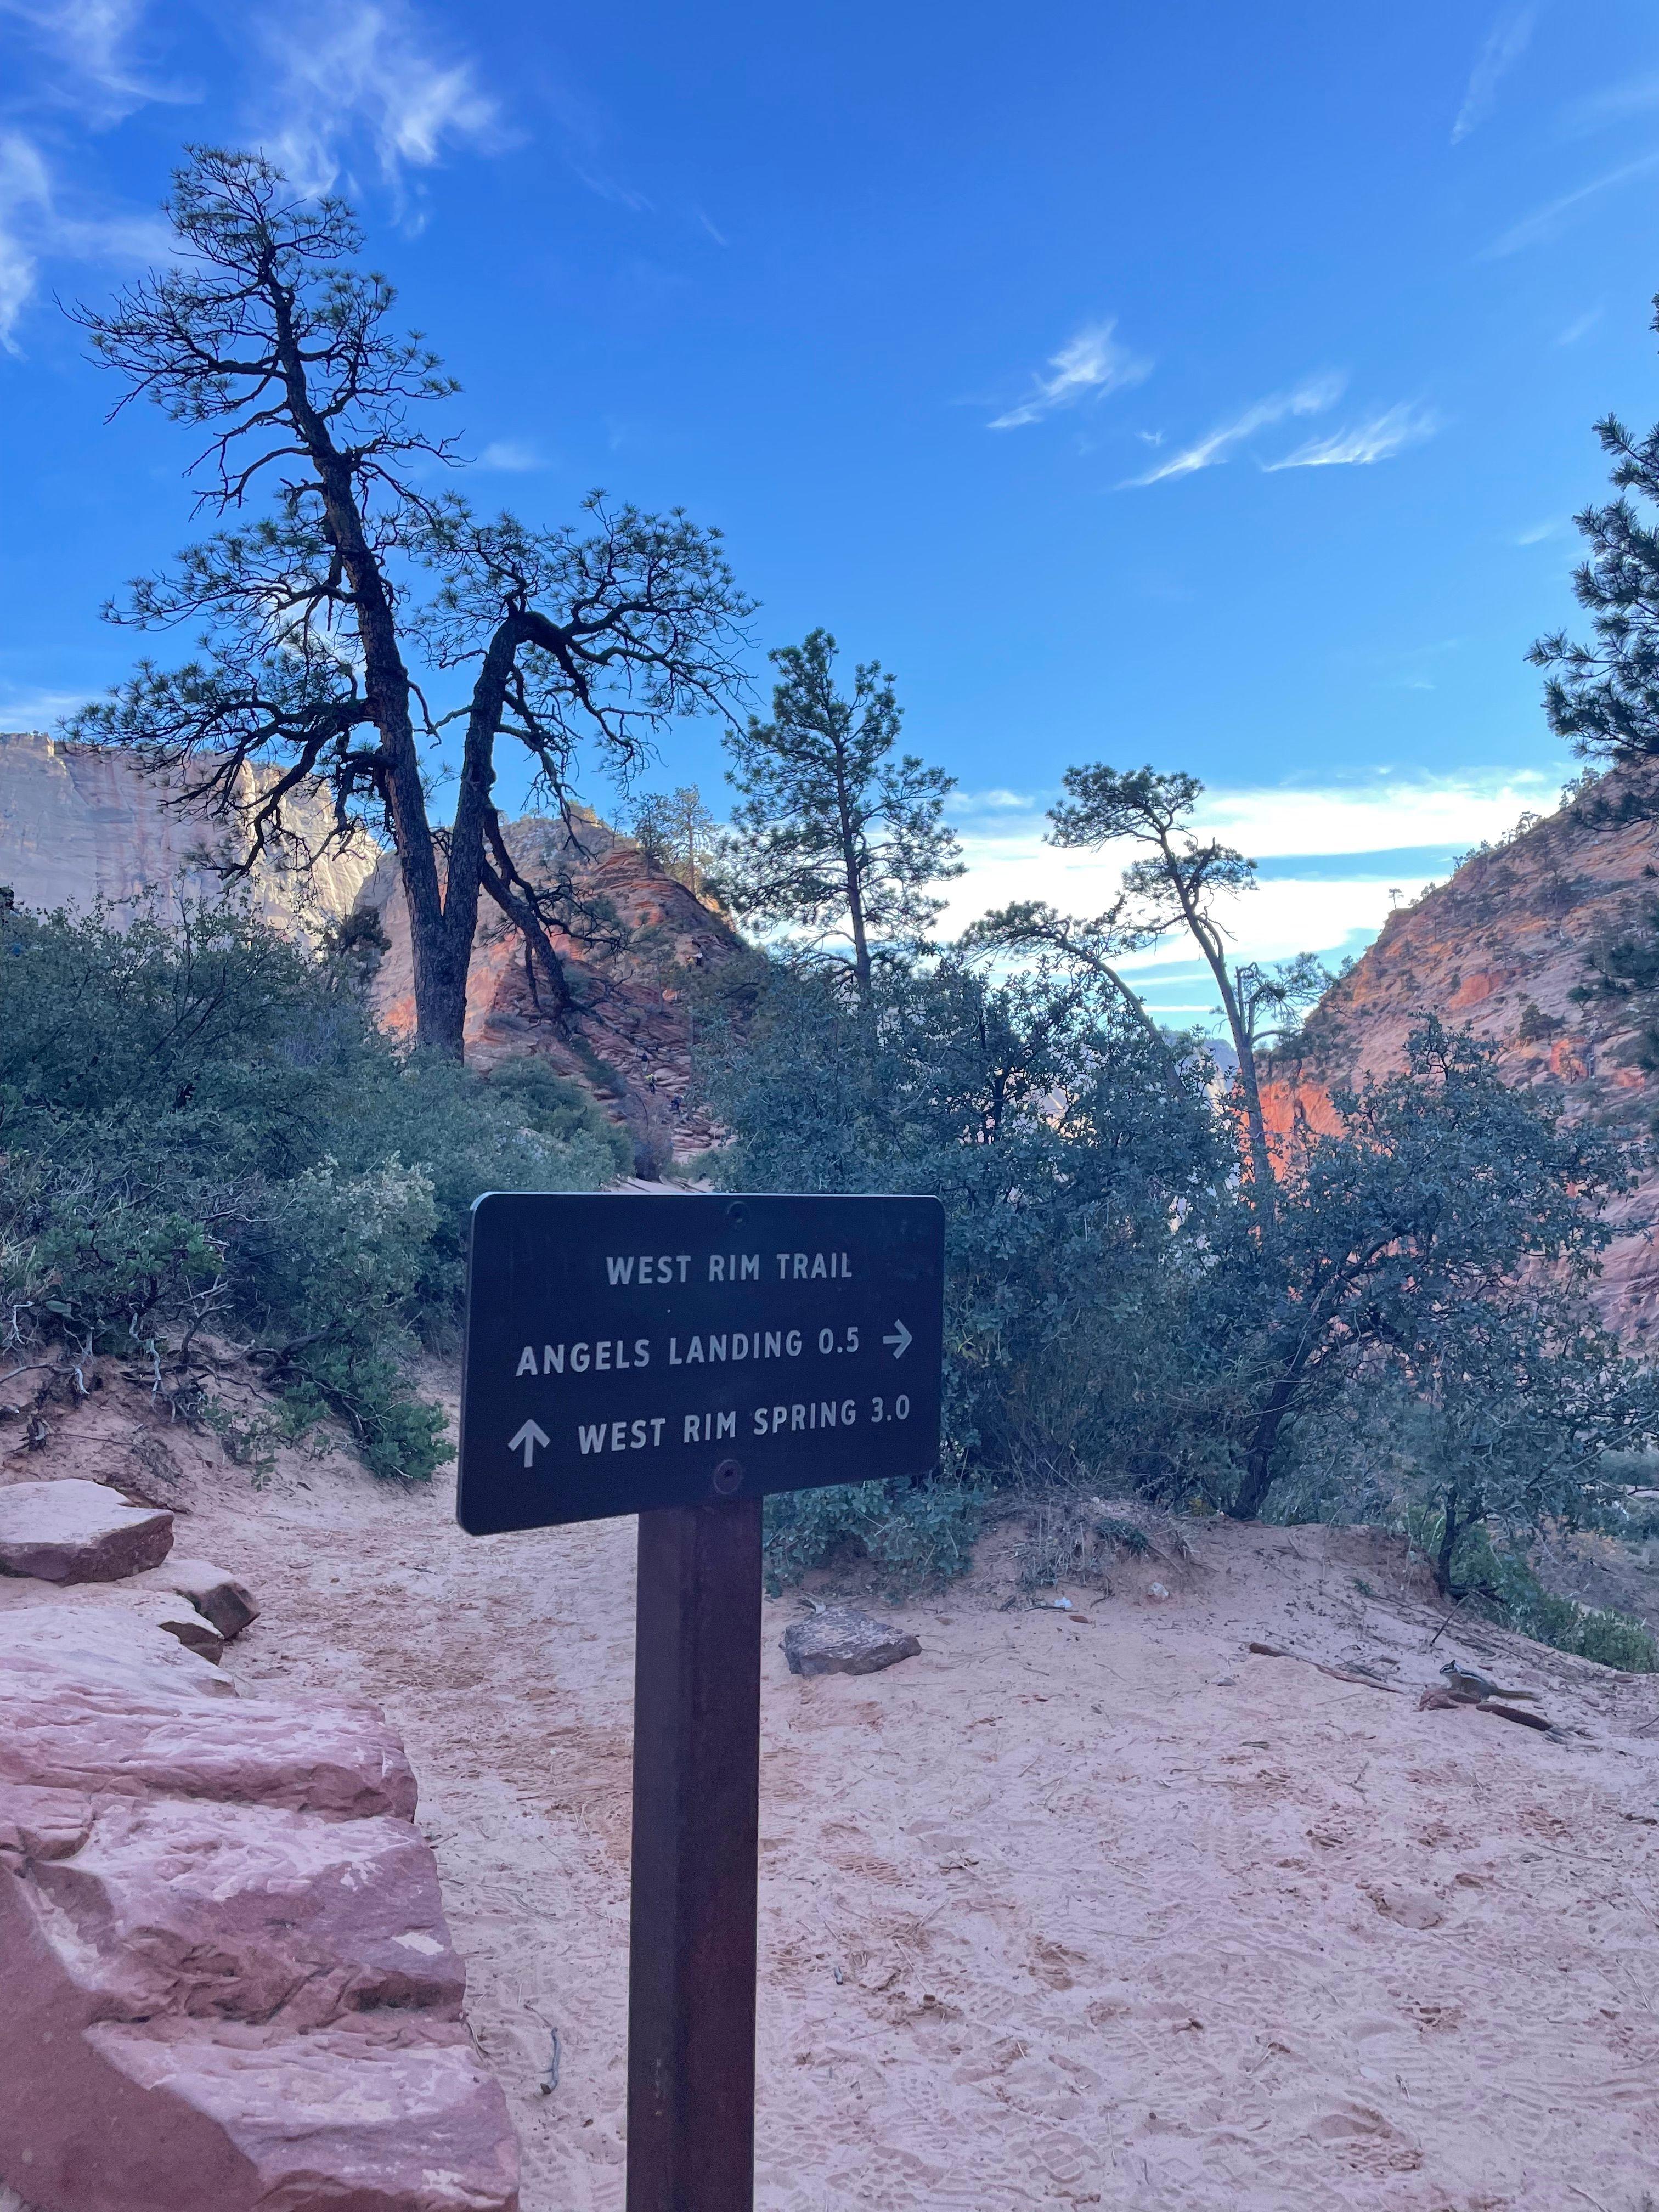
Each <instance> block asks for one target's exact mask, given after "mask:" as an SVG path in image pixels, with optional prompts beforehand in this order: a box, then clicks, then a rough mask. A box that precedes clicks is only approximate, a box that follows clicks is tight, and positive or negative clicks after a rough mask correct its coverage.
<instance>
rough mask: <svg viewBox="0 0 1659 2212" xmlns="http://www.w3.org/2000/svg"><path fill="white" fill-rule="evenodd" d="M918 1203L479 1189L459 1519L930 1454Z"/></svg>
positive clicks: (933, 1239)
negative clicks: (575, 1193)
mask: <svg viewBox="0 0 1659 2212" xmlns="http://www.w3.org/2000/svg"><path fill="white" fill-rule="evenodd" d="M944 1223H945V1217H944V1210H943V1208H942V1207H941V1206H940V1205H939V1200H937V1199H933V1198H720V1197H689V1196H688V1197H680V1198H668V1197H663V1198H657V1197H647V1196H631V1195H622V1194H610V1195H606V1194H600V1195H589V1194H578V1195H571V1194H563V1193H552V1192H511V1191H492V1192H489V1194H486V1195H485V1196H484V1197H483V1198H481V1199H479V1200H477V1204H476V1205H475V1206H474V1207H473V1210H472V1243H471V1255H470V1261H469V1267H468V1280H467V1320H466V1356H465V1368H464V1375H463V1383H462V1392H461V1449H460V1481H459V1491H458V1496H457V1503H456V1511H457V1515H458V1517H459V1521H460V1523H461V1526H462V1527H463V1528H465V1529H466V1530H467V1531H468V1532H469V1533H470V1534H472V1535H475V1536H482V1535H493V1534H499V1533H500V1532H501V1531H503V1530H506V1529H510V1528H547V1527H550V1526H551V1525H553V1524H554V1523H556V1522H567V1521H591V1520H596V1519H599V1518H601V1517H603V1516H607V1515H610V1514H617V1513H636V1512H642V1511H650V1510H653V1509H655V1508H659V1507H663V1506H670V1505H695V1504H702V1503H703V1502H705V1501H707V1500H708V1499H710V1498H739V1497H741V1498H755V1497H759V1496H761V1495H763V1494H764V1493H765V1492H769V1491H775V1490H807V1489H812V1488H815V1487H817V1486H819V1485H822V1484H826V1483H836V1482H864V1481H868V1480H872V1478H875V1477H879V1476H887V1475H906V1474H928V1473H930V1472H931V1471H932V1469H933V1468H934V1467H935V1466H936V1465H937V1463H938V1460H939V1364H940V1356H941V1348H942V1341H943V1334H944V1320H943V1310H944V1309H943V1300H944V1290H943V1281H944V1237H945V1226H944Z"/></svg>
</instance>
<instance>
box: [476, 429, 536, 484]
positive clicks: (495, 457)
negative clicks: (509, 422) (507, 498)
mask: <svg viewBox="0 0 1659 2212" xmlns="http://www.w3.org/2000/svg"><path fill="white" fill-rule="evenodd" d="M478 466H479V467H480V468H481V469H500V470H501V471H502V473H503V474H504V475H507V476H527V475H528V474H530V472H531V471H532V470H535V469H544V468H545V467H546V466H547V463H546V462H545V461H544V459H542V457H541V455H540V454H539V453H538V452H537V450H536V448H535V447H533V446H526V445H523V444H521V443H520V441H519V440H517V439H516V438H492V439H491V440H490V441H489V444H488V445H487V446H486V447H484V449H483V453H480V454H479V456H478Z"/></svg>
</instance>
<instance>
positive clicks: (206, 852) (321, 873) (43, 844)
mask: <svg viewBox="0 0 1659 2212" xmlns="http://www.w3.org/2000/svg"><path fill="white" fill-rule="evenodd" d="M248 775H249V783H250V788H251V787H252V771H251V770H250V771H248ZM188 781H189V780H188V778H185V779H184V780H183V782H182V784H181V782H180V781H175V780H168V781H162V780H161V779H158V778H156V777H154V776H149V775H145V774H144V773H143V770H142V769H140V768H139V766H138V764H137V762H136V761H135V760H134V759H133V758H132V757H131V755H130V754H127V753H123V752H119V751H117V750H115V749H114V748H112V747H111V746H107V745H82V744H67V743H65V741H64V739H63V738H51V737H46V736H43V735H41V734H40V732H35V731H0V884H9V885H10V887H11V890H12V891H13V894H14V895H15V897H16V900H17V902H18V904H19V905H20V906H25V907H29V908H33V909H34V910H36V911H37V912H40V913H50V912H52V910H53V909H54V908H58V907H64V908H71V909H74V910H76V911H77V912H80V913H86V912H87V911H88V910H89V909H90V908H92V907H93V906H94V904H96V903H97V902H99V901H100V900H101V901H106V902H108V903H109V904H110V906H112V908H115V909H116V910H117V915H118V918H119V917H120V916H125V915H132V914H135V913H137V912H141V911H143V910H144V909H146V908H150V909H154V910H158V911H160V912H162V913H171V912H174V911H176V909H177V907H178V904H179V900H180V899H181V898H184V899H187V900H196V899H210V900H211V899H217V898H221V897H222V896H223V895H224V890H225V884H224V879H223V878H222V877H221V876H220V875H218V874H217V873H216V870H215V862H216V861H218V862H222V861H224V860H228V859H231V858H234V857H235V848H234V845H233V842H232V840H231V837H230V836H229V833H228V830H227V829H226V827H225V825H223V824H222V823H216V822H213V821H210V820H208V819H206V818H204V816H203V815H201V814H200V813H197V812H192V811H190V810H189V809H188V808H185V807H181V806H179V805H177V804H175V803H173V801H174V800H175V799H176V796H177V794H178V793H179V791H180V789H181V788H185V789H187V788H188ZM307 815H309V816H311V817H313V826H314V827H315V828H316V829H318V830H319V832H320V831H321V829H323V828H324V827H325V823H326V821H327V815H326V812H325V807H324V802H323V801H322V799H320V798H318V797H313V798H311V799H307V800H304V801H302V802H301V819H302V820H303V819H304V818H305V817H307ZM379 857H380V854H379V850H378V848H376V847H375V846H374V843H373V842H371V841H370V840H369V839H368V838H367V837H364V838H362V839H360V840H358V841H357V842H356V843H355V844H354V845H352V846H351V847H349V848H348V849H347V850H345V851H344V852H341V853H337V854H331V856H330V857H329V858H328V859H327V860H324V861H322V862H320V863H319V865H318V866H316V867H315V868H314V869H311V870H309V871H301V870H298V869H295V868H293V867H284V866H283V865H282V864H281V862H280V861H279V860H267V861H264V862H262V863H261V865H260V866H259V868H258V871H257V872H256V873H255V875H254V876H253V878H252V881H251V883H250V884H249V897H250V901H251V903H252V908H253V910H254V912H255V913H257V914H258V915H261V916H262V918H263V919H264V920H265V921H270V922H274V923H276V925H277V926H278V927H283V928H293V927H299V928H301V929H303V930H305V931H306V932H307V933H310V934H314V933H315V932H316V931H317V929H318V928H319V927H321V926H322V925H324V924H325V923H326V922H328V921H338V920H339V919H340V917H341V916H342V915H346V914H349V913H350V911H351V909H352V908H353V907H354V906H355V905H356V901H357V896H358V894H359V892H360V891H362V888H363V886H364V885H365V884H367V883H368V879H369V878H370V877H371V876H372V875H373V873H374V866H375V863H376V861H377V860H378V859H379Z"/></svg>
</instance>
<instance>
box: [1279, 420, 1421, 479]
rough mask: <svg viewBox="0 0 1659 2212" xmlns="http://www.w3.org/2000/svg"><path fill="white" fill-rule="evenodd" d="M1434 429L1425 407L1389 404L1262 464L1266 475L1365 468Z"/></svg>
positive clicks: (1417, 443)
mask: <svg viewBox="0 0 1659 2212" xmlns="http://www.w3.org/2000/svg"><path fill="white" fill-rule="evenodd" d="M1437 428H1439V424H1438V422H1437V421H1436V419H1435V417H1434V416H1432V415H1431V414H1430V413H1429V412H1428V411H1427V410H1426V409H1423V408H1413V407H1407V406H1400V407H1390V408H1389V409H1387V410H1385V412H1383V414H1381V415H1373V416H1371V417H1370V421H1369V422H1357V423H1355V424H1354V425H1353V426H1352V428H1350V429H1346V430H1334V431H1333V432H1332V433H1331V435H1330V436H1329V437H1328V438H1310V439H1309V441H1307V443H1306V444H1305V445H1303V446H1298V447H1297V449H1296V451H1295V452H1294V453H1286V454H1285V458H1284V459H1283V460H1282V461H1267V462H1264V463H1263V464H1262V465H1263V468H1264V469H1265V471H1267V474H1268V475H1269V476H1271V475H1273V473H1274V471H1276V470H1279V469H1332V468H1365V467H1368V466H1369V465H1370V463H1371V462H1372V461H1386V460H1389V459H1391V458H1392V457H1393V455H1395V453H1401V452H1402V451H1403V450H1404V449H1405V447H1407V446H1416V445H1420V444H1421V442H1422V441H1423V440H1424V439H1425V438H1431V437H1432V436H1433V435H1434V434H1435V432H1436V430H1437Z"/></svg>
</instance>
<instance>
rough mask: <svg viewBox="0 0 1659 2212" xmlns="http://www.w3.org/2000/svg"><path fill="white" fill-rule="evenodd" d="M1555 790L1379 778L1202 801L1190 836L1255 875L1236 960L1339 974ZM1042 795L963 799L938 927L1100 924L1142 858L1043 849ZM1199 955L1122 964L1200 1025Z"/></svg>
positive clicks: (1238, 908)
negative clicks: (1252, 865) (1023, 917)
mask: <svg viewBox="0 0 1659 2212" xmlns="http://www.w3.org/2000/svg"><path fill="white" fill-rule="evenodd" d="M1558 799H1559V778H1555V777H1552V776H1549V775H1545V774H1543V773H1541V772H1540V771H1521V772H1519V773H1502V774H1493V775H1486V776H1480V775H1468V776H1461V777H1445V778H1434V779H1426V778H1421V777H1416V778H1413V779H1411V780H1409V781H1407V780H1406V779H1404V778H1402V779H1401V780H1400V781H1394V780H1392V779H1389V778H1386V777H1382V776H1378V777H1376V778H1373V779H1370V780H1367V781H1364V782H1361V783H1354V784H1350V785H1339V786H1334V787H1328V788H1325V789H1305V788H1304V789H1274V788H1272V787H1247V788H1243V789H1239V790H1236V791H1227V790H1220V789H1217V790H1210V791H1206V793H1204V796H1203V798H1202V799H1201V800H1200V805H1199V809H1198V811H1197V813H1196V815H1195V816H1194V827H1195V828H1196V829H1198V830H1199V831H1200V833H1201V834H1206V835H1210V836H1215V837H1218V838H1219V839H1220V840H1221V841H1222V842H1224V843H1226V844H1230V845H1232V846H1235V847H1237V849H1238V850H1239V851H1241V852H1243V853H1244V854H1246V855H1247V856H1248V857H1249V859H1251V860H1255V861H1256V862H1257V863H1258V876H1257V882H1256V884H1255V888H1254V889H1253V890H1249V891H1247V892H1244V893H1243V894H1241V895H1240V896H1237V897H1235V898H1231V899H1230V900H1228V901H1227V902H1225V906H1224V908H1222V911H1221V920H1222V921H1223V924H1224V926H1225V928H1226V929H1227V931H1228V933H1229V934H1230V936H1231V943H1232V949H1233V952H1234V955H1235V957H1237V958H1239V959H1245V960H1283V959H1288V958H1289V957H1291V955H1292V954H1294V953H1297V952H1315V953H1318V954H1320V955H1321V956H1322V957H1324V958H1325V959H1327V960H1330V961H1335V960H1338V959H1340V958H1342V957H1346V956H1348V955H1350V954H1354V953H1358V952H1359V951H1363V949H1364V946H1365V945H1368V944H1369V943H1370V940H1371V939H1372V938H1374V937H1375V936H1376V933H1377V932H1378V930H1380V929H1381V928H1382V927H1383V923H1384V922H1385V921H1387V920H1388V918H1389V914H1390V912H1391V911H1392V910H1393V909H1394V908H1395V907H1397V906H1400V905H1403V904H1408V903H1409V902H1411V901H1412V900H1413V899H1415V898H1417V897H1418V896H1420V894H1421V893H1422V891H1423V890H1424V889H1425V886H1426V885H1427V884H1430V883H1431V882H1435V881H1439V880H1443V878H1444V877H1445V876H1446V875H1448V874H1449V872H1451V868H1452V866H1453V865H1454V864H1455V861H1456V860H1457V859H1458V858H1459V857H1460V856H1461V855H1462V854H1464V853H1466V852H1468V850H1470V849H1471V848H1473V847H1475V846H1478V845H1480V844H1482V843H1487V842H1496V841H1497V840H1498V839H1499V838H1501V837H1503V836H1506V835H1507V834H1508V833H1509V832H1510V830H1512V829H1514V828H1515V826H1516V823H1518V822H1519V821H1520V820H1521V818H1522V816H1524V815H1527V814H1546V813H1548V812H1550V811H1553V808H1554V806H1555V805H1556V804H1557V801H1558ZM1047 803H1048V799H1047V796H1046V795H1045V794H1040V793H1029V794H1026V793H1015V792H1012V791H1008V790H1000V789H994V790H990V791H986V792H959V793H957V794H955V797H954V799H953V802H952V811H953V815H954V817H955V820H956V825H957V832H958V835H959V836H960V838H961V841H962V850H963V860H965V861H966V863H967V873H966V874H965V875H963V877H961V878H958V879H957V881H956V882H955V883H953V884H948V885H946V886H945V887H944V888H945V890H946V892H947V893H948V901H947V904H946V908H945V914H944V915H943V916H942V917H941V920H940V924H939V926H940V928H941V929H942V930H944V931H945V932H947V933H952V934H954V933H957V932H958V931H960V930H962V929H964V928H965V927H967V926H968V925H969V923H970V922H972V921H975V920H976V919H977V918H978V916H979V915H982V914H984V913H986V912H987V911H988V910H989V909H991V908H994V907H1000V906H1006V905H1008V904H1010V903H1011V902H1013V901H1015V900H1017V899H1043V900H1046V901H1047V902H1048V903H1049V904H1050V905H1051V906H1055V907H1058V908H1060V909H1061V910H1062V911H1063V912H1066V913H1069V914H1077V915H1094V914H1099V913H1101V912H1103V910H1104V909H1105V908H1107V907H1109V905H1110V904H1111V902H1112V900H1113V898H1114V897H1115V896H1116V894H1117V891H1118V889H1119V885H1120V883H1121V876H1122V871H1123V868H1124V866H1125V865H1126V864H1127V861H1128V860H1131V859H1133V857H1134V849H1133V848H1132V847H1130V846H1127V845H1120V846H1115V847H1107V848H1104V849H1103V850H1102V851H1100V852H1080V851H1068V850H1064V849H1061V848H1056V847H1054V846H1053V845H1050V844H1048V843H1047V842H1045V832H1046V829H1047V827H1048V823H1047V820H1046V817H1045V814H1044V811H1043V809H1044V806H1045V805H1046V804H1047ZM1192 957H1193V949H1192V946H1191V944H1190V943H1189V942H1188V939H1186V938H1185V937H1184V936H1172V937H1171V938H1170V939H1169V940H1168V941H1167V943H1166V944H1164V945H1162V946H1160V947H1159V948H1158V949H1157V950H1156V951H1152V952H1149V953H1146V954H1143V955H1140V956H1139V957H1136V958H1134V959H1133V960H1131V961H1128V962H1126V963H1125V969H1126V973H1129V974H1132V975H1133V976H1134V977H1135V978H1136V979H1137V981H1138V983H1139V985H1140V986H1141V987H1143V988H1144V989H1145V991H1146V995H1147V997H1148V999H1149V1001H1150V1002H1151V1003H1152V1004H1153V1005H1154V1006H1156V1007H1157V1009H1158V1012H1160V1013H1163V1014H1164V1015H1166V1016H1167V1017H1168V1018H1172V1019H1174V1018H1197V1017H1198V1016H1200V1015H1201V1014H1203V1013H1204V1012H1206V1011H1207V1009H1208V1007H1209V1006H1210V1004H1211V1002H1212V998H1213V993H1212V992H1209V991H1208V990H1207V988H1206V984H1205V983H1204V982H1203V981H1201V980H1200V981H1196V983H1194V976H1193V972H1192V966H1191V963H1192Z"/></svg>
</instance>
